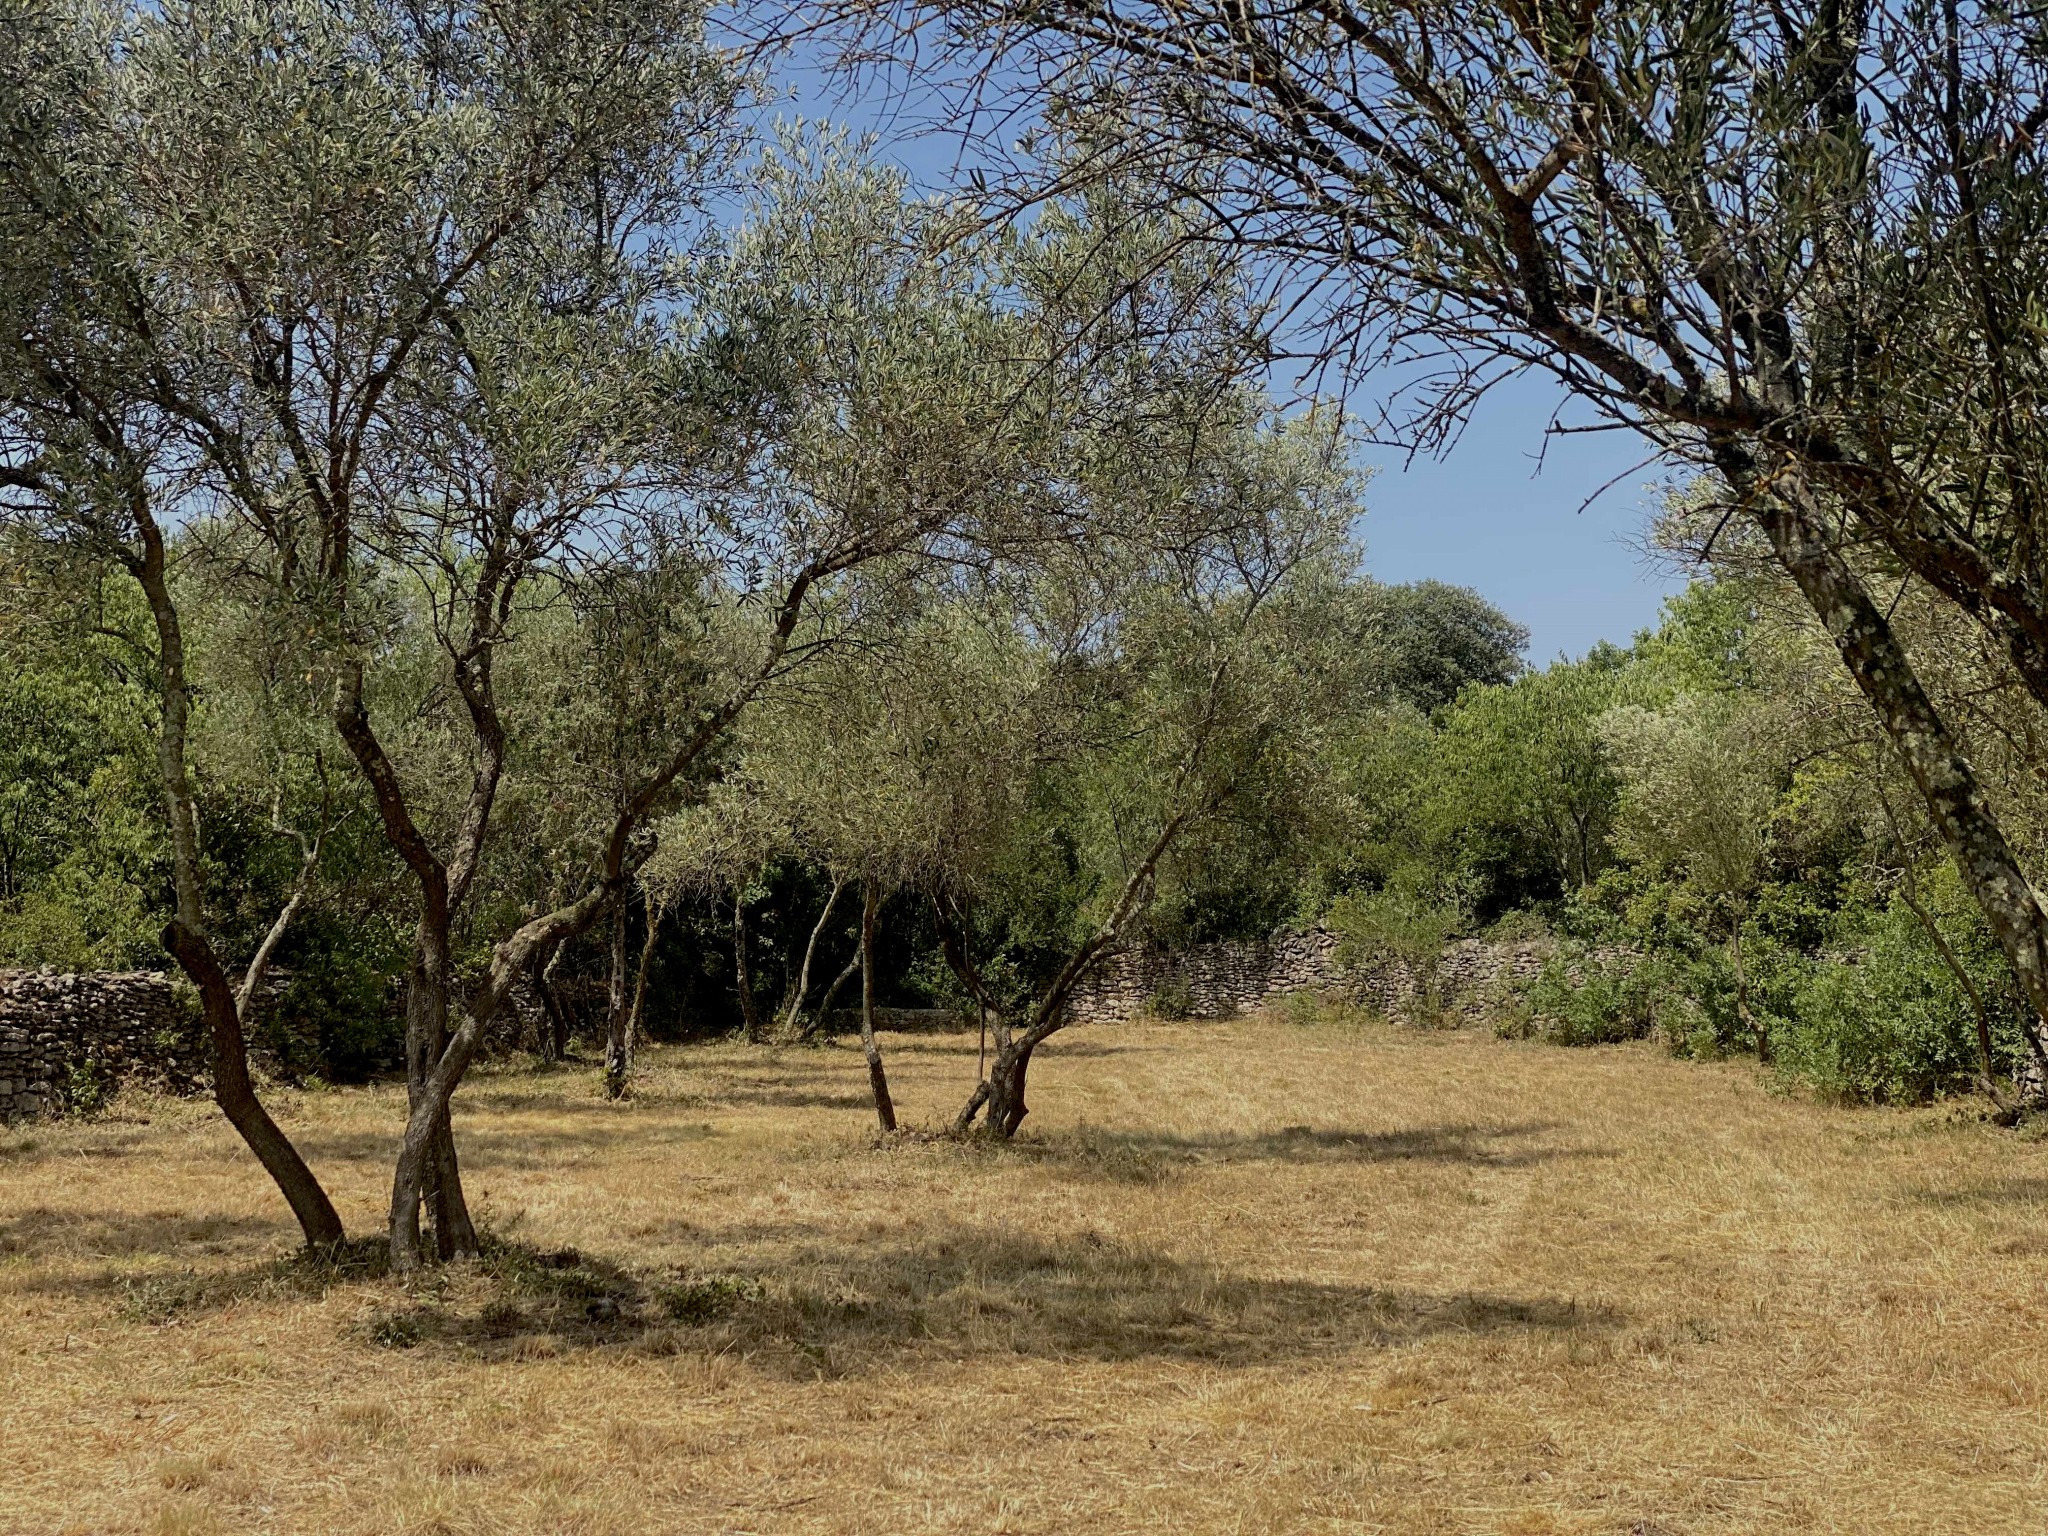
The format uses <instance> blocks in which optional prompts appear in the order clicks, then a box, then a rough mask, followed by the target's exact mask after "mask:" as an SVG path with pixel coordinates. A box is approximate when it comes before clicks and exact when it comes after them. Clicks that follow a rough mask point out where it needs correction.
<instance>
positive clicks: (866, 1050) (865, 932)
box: [833, 880, 896, 1131]
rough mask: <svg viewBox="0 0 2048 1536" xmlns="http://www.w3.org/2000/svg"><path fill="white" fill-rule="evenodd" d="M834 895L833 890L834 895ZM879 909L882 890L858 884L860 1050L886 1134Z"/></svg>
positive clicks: (890, 1108) (889, 1121)
mask: <svg viewBox="0 0 2048 1536" xmlns="http://www.w3.org/2000/svg"><path fill="white" fill-rule="evenodd" d="M833 894H834V895H837V894H838V892H837V890H836V889H835V890H834V892H833ZM881 906H882V893H881V889H880V888H879V887H878V886H877V885H876V884H875V882H874V881H873V880H867V881H863V882H862V885H861V907H860V1049H861V1054H862V1055H864V1056H866V1057H867V1061H868V1087H869V1089H870V1090H872V1091H873V1093H874V1096H875V1119H876V1120H877V1121H878V1122H879V1123H880V1125H881V1127H882V1129H883V1130H885V1131H893V1130H895V1129H896V1104H895V1101H894V1100H893V1099H891V1098H890V1097H889V1074H888V1073H887V1072H885V1071H883V1070H882V1050H881V1047H880V1046H878V1045H876V1044H875V917H876V915H877V914H878V913H879V912H880V910H881Z"/></svg>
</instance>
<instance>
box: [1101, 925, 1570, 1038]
mask: <svg viewBox="0 0 2048 1536" xmlns="http://www.w3.org/2000/svg"><path fill="white" fill-rule="evenodd" d="M1337 943H1338V940H1337V936H1336V935H1335V934H1333V933H1328V932H1324V931H1322V930H1320V929H1314V930H1311V931H1309V932H1307V933H1283V934H1277V935H1275V936H1274V937H1273V938H1271V939H1266V940H1224V941H1222V942H1219V943H1215V944H1199V945H1196V946H1195V947H1193V948H1192V949H1186V950H1180V951H1167V950H1157V949H1147V950H1128V951H1125V952H1124V953H1123V954H1120V955H1116V956H1113V957H1112V958H1111V959H1110V960H1108V961H1107V962H1106V963H1105V964H1103V965H1102V966H1101V967H1100V968H1099V969H1098V970H1097V971H1096V972H1095V973H1094V974H1093V975H1091V976H1090V977H1089V978H1088V979H1087V980H1086V981H1085V982H1084V983H1083V984H1082V985H1081V987H1080V988H1078V989H1077V990H1076V992H1075V995H1074V999H1073V1001H1072V1002H1071V1003H1070V1004H1069V1005H1068V1017H1069V1018H1071V1019H1073V1020H1074V1021H1076V1022H1079V1023H1107V1022H1113V1021H1117V1020H1123V1019H1134V1018H1138V1017H1140V1016H1142V1015H1144V1014H1148V1013H1155V1012H1159V1011H1160V1010H1161V1005H1162V1004H1163V1003H1171V1004H1173V1005H1175V1008H1174V1011H1176V1012H1184V1013H1185V1015H1186V1016H1187V1017H1190V1018H1198V1019H1220V1018H1229V1017H1232V1016H1233V1015H1236V1014H1242V1013H1251V1012H1254V1011H1256V1010H1257V1009H1259V1008H1262V1007H1266V1006H1268V1005H1269V1004H1272V1003H1276V1002H1278V1001H1279V1000H1280V999H1281V998H1283V997H1285V996H1287V995H1288V994H1290V993H1294V992H1323V993H1338V994H1341V995H1343V996H1345V997H1349V998H1353V999H1355V1000H1357V1001H1359V1002H1361V1003H1363V1004H1365V1005H1366V1006H1367V1007H1369V1008H1373V1009H1375V1010H1376V1011H1378V1012H1380V1013H1384V1014H1386V1015H1388V1016H1389V1017H1406V1016H1407V1015H1408V1014H1409V1013H1410V1011H1411V1009H1412V1006H1413V1003H1414V999H1415V980H1414V977H1413V976H1411V975H1410V974H1409V971H1408V968H1407V966H1405V965H1403V964H1401V963H1400V962H1399V961H1383V962H1380V963H1378V964H1375V965H1369V966H1364V967H1359V968H1350V967H1345V966H1340V965H1339V964H1338V963H1337V958H1336V951H1337ZM1547 952H1548V948H1547V946H1546V945H1545V944H1543V943H1542V942H1540V941H1535V940H1525V941H1520V942H1515V943H1500V944H1495V943H1486V942H1483V941H1481V940H1478V939H1460V940H1457V941H1455V942H1454V943H1452V944H1451V945H1450V946H1448V948H1447V949H1446V950H1445V952H1444V957H1443V960H1442V961H1441V962H1440V964H1439V966H1438V972H1437V974H1438V979H1439V983H1440V985H1441V987H1442V990H1443V993H1444V995H1445V997H1446V998H1447V1000H1448V1002H1449V1006H1450V1011H1451V1012H1452V1013H1453V1014H1455V1015H1457V1016H1458V1017H1460V1018H1461V1019H1463V1020H1465V1021H1473V1020H1477V1019H1478V1018H1479V1017H1480V1016H1481V1015H1483V1014H1484V1013H1486V1012H1487V1011H1488V1010H1489V1009H1490V1008H1492V1007H1494V1006H1496V1005H1497V1002H1498V999H1499V996H1500V994H1501V993H1502V992H1503V991H1505V990H1506V988H1507V987H1508V986H1510V985H1512V984H1513V983H1515V982H1519V981H1525V980H1527V979H1529V978H1531V977H1533V976H1535V974H1536V973H1537V972H1538V971H1539V970H1541V969H1542V968H1543V959H1544V956H1545V954H1546V953H1547Z"/></svg>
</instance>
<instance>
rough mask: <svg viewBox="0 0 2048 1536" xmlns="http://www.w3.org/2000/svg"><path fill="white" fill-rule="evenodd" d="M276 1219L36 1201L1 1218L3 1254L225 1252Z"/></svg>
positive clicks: (265, 1237)
mask: <svg viewBox="0 0 2048 1536" xmlns="http://www.w3.org/2000/svg"><path fill="white" fill-rule="evenodd" d="M279 1230H280V1229H279V1225H278V1222H277V1221H275V1220H273V1219H271V1218H268V1217H262V1216H228V1215H224V1214H220V1213H212V1214H194V1213H192V1212H189V1211H107V1210H94V1211H76V1210H72V1211H56V1210H51V1209H50V1208H49V1207H47V1206H35V1207H33V1208H31V1209H29V1210H26V1211H23V1212H21V1213H20V1214H19V1215H15V1216H10V1217H7V1218H6V1219H5V1220H0V1258H13V1257H16V1256H34V1257H37V1258H47V1257H51V1256H62V1255H68V1256H71V1257H79V1258H95V1259H103V1258H133V1257H136V1256H138V1255H142V1254H155V1253H193V1252H201V1253H222V1252H225V1251H227V1250H228V1249H230V1248H234V1247H240V1246H244V1245H246V1244H248V1243H250V1242H257V1241H261V1242H269V1241H271V1240H273V1239H274V1238H275V1236H276V1235H277V1233H278V1231H279Z"/></svg>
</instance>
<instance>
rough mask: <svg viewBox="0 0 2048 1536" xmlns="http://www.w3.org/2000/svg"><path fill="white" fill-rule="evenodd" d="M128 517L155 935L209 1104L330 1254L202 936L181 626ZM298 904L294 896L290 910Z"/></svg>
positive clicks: (312, 1192)
mask: <svg viewBox="0 0 2048 1536" xmlns="http://www.w3.org/2000/svg"><path fill="white" fill-rule="evenodd" d="M133 514H134V517H135V521H136V524H137V528H138V531H139V533H140V534H141V538H142V555H141V557H140V559H132V558H131V560H130V561H129V570H130V573H131V574H132V575H133V576H134V577H135V579H136V581H137V583H138V584H139V585H140V586H141V587H142V590H143V595H144V596H145V597H146V598H147V599H148V602H149V610H150V617H151V619H152V621H153V622H154V624H155V626H156V634H157V660H158V665H159V667H160V669H161V671H162V687H163V703H162V716H161V727H160V729H159V731H158V733H157V768H158V771H159V773H160V775H161V777H162V780H163V791H164V809H165V812H166V814H167V816H168V818H169V820H170V830H171V866H172V880H173V885H174V888H175V893H176V911H177V915H176V916H175V917H174V918H173V919H172V920H171V922H170V924H169V926H168V927H167V928H166V929H165V930H164V947H165V948H166V949H168V950H169V951H170V952H171V954H172V955H173V956H174V957H175V958H176V960H177V962H178V964H179V966H180V967H181V968H182V969H183V970H184V972H185V974H186V975H187V976H189V977H191V978H192V983H193V985H194V986H196V987H197V988H198V989H199V1004H200V1009H201V1012H202V1014H203V1016H204V1018H205V1020H206V1026H207V1035H208V1039H209V1041H210V1043H211V1045H212V1056H213V1098H214V1102H215V1103H216V1104H218V1105H219V1106H220V1109H221V1113H222V1114H224V1115H226V1116H227V1118H228V1123H229V1124H230V1125H232V1126H233V1127H234V1128H235V1131H236V1133H237V1134H239V1135H240V1136H241V1138H242V1141H243V1143H244V1144H245V1145H246V1146H247V1147H248V1148H249V1150H250V1151H251V1152H253V1153H254V1154H255V1155H256V1160H257V1161H258V1162H259V1163H261V1164H262V1165H263V1170H264V1172H266V1173H268V1174H269V1175H270V1177H271V1180H272V1182H273V1183H275V1184H276V1185H277V1187H278V1191H279V1192H280V1193H281V1194H282V1195H283V1196H284V1198H285V1202H286V1204H288V1205H289V1206H290V1207H291V1209H292V1215H293V1216H294V1217H296V1218H297V1219H298V1223H299V1232H300V1235H301V1236H302V1237H303V1238H304V1239H305V1243H306V1246H307V1247H308V1248H311V1249H316V1250H326V1249H333V1248H335V1247H336V1246H338V1245H339V1244H340V1243H341V1242H342V1240H343V1237H344V1233H343V1230H342V1225H341V1217H340V1215H339V1214H338V1213H337V1212H336V1211H335V1209H334V1202H333V1201H332V1200H330V1199H328V1197H327V1191H326V1190H325V1189H323V1188H322V1187H321V1185H320V1181H319V1179H317V1178H316V1177H314V1174H313V1170H312V1169H311V1168H310V1167H308V1166H307V1164H306V1160H305V1159H304V1158H303V1157H301V1156H300V1155H299V1150H298V1148H297V1147H295V1146H293V1145H292V1142H291V1138H290V1137H288V1136H286V1135H285V1133H284V1132H283V1131H282V1130H281V1129H279V1127H278V1124H277V1122H276V1121H275V1120H273V1119H272V1118H271V1117H270V1112H269V1111H268V1110H266V1109H265V1108H264V1107H263V1102H262V1100H261V1099H259V1098H258V1097H257V1096H256V1086H255V1084H254V1082H253V1081H252V1080H251V1079H250V1076H249V1047H248V1041H247V1039H246V1037H245V1036H244V1034H243V1030H242V1013H241V1007H240V1004H239V1001H238V1000H237V998H236V996H235V992H234V989H233V988H232V987H230V986H229V985H228V978H227V973H226V972H225V971H224V970H223V969H222V968H221V964H220V960H219V957H218V956H217V955H216V954H215V953H214V949H213V944H212V942H211V940H209V939H208V938H207V936H206V923H205V901H204V897H203V894H202V892H203V887H202V885H201V881H200V867H199V817H198V811H197V808H196V806H195V804H194V801H193V796H192V781H191V777H190V773H189V770H188V768H187V764H186V732H187V727H188V722H189V720H190V716H191V691H190V685H189V683H188V682H187V679H186V676H185V640H184V629H183V625H182V624H181V622H180V619H179V615H178V609H177V604H176V602H175V601H174V599H173V598H172V596H171V590H170V582H169V577H168V572H167V570H166V563H165V549H164V541H163V533H162V530H161V529H160V528H159V527H158V526H157V523H156V519H155V517H154V515H153V513H152V512H151V509H150V508H149V506H148V505H147V504H146V502H144V500H143V493H142V492H141V491H140V490H139V489H138V490H137V491H136V493H135V496H134V504H133ZM297 899H298V898H297V897H296V896H295V897H294V903H295V904H296V901H297ZM290 911H291V909H290V908H288V909H287V911H286V913H285V914H284V915H283V916H281V917H280V919H279V925H280V926H273V928H272V937H271V938H270V939H268V940H267V941H266V944H265V947H264V949H262V950H260V951H259V954H258V960H257V962H255V963H252V965H251V967H250V975H251V978H252V979H253V981H254V982H255V983H256V984H259V985H260V982H261V971H260V965H261V963H262V962H263V961H264V960H265V959H267V956H268V953H269V950H270V949H271V948H274V946H275V940H276V938H277V937H278V936H281V931H282V930H281V924H282V923H283V922H284V921H285V920H287V919H288V918H289V915H290Z"/></svg>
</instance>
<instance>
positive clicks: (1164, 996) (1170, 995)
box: [1145, 976, 1195, 1019]
mask: <svg viewBox="0 0 2048 1536" xmlns="http://www.w3.org/2000/svg"><path fill="white" fill-rule="evenodd" d="M1145 1011H1146V1012H1147V1013H1149V1014H1150V1015H1152V1017H1153V1018H1155V1019H1191V1018H1193V1017H1194V1016H1195V989H1194V988H1193V987H1191V986H1189V985H1188V982H1187V978H1186V977H1184V976H1169V977H1168V978H1167V979H1166V980H1164V981H1162V982H1160V984H1159V986H1158V987H1157V988H1156V989H1155V990H1154V991H1153V993H1152V995H1151V996H1150V997H1149V998H1147V999H1146V1000H1145Z"/></svg>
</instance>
